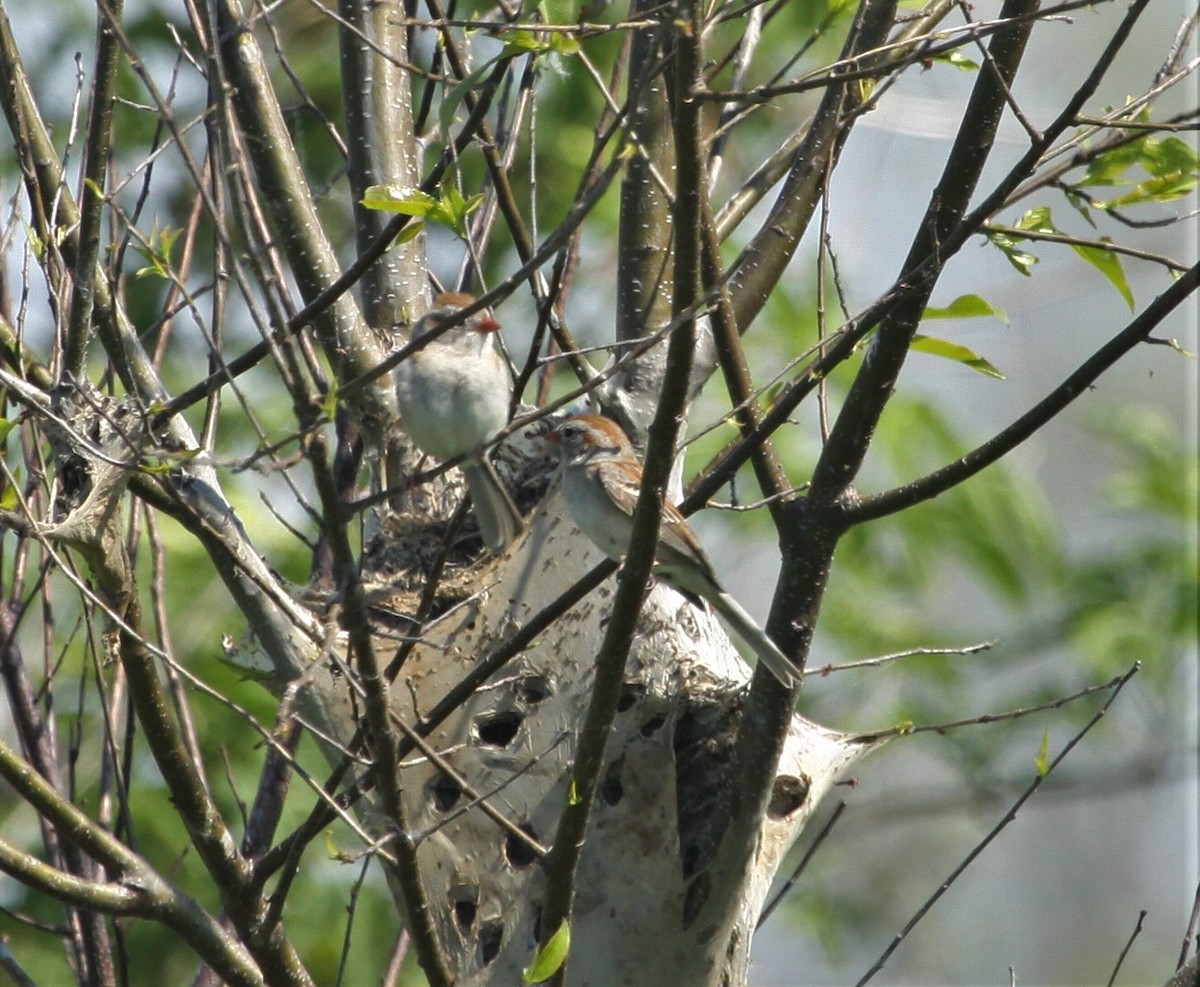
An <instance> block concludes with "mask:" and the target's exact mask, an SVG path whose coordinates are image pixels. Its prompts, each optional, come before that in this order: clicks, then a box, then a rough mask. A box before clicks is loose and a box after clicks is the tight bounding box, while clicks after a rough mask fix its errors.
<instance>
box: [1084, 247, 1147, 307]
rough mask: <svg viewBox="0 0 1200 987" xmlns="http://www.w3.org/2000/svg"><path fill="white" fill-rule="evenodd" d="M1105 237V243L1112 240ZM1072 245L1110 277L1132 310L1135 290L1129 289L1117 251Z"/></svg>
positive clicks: (1090, 262) (1093, 265)
mask: <svg viewBox="0 0 1200 987" xmlns="http://www.w3.org/2000/svg"><path fill="white" fill-rule="evenodd" d="M1103 239H1104V242H1105V243H1111V242H1112V241H1111V240H1109V239H1108V237H1104V238H1103ZM1071 247H1072V249H1074V251H1075V253H1077V254H1079V256H1080V257H1082V258H1083V259H1084V260H1086V261H1087V262H1088V263H1089V264H1091V265H1092V267H1094V268H1095V269H1096V270H1097V271H1099V272H1100V273H1101V274H1103V275H1104V276H1105V277H1106V278H1108V280H1109V281H1110V282H1111V283H1112V286H1113V287H1114V288H1116V289H1117V291H1118V292H1120V294H1121V297H1122V298H1124V299H1125V304H1126V305H1128V306H1129V311H1131V312H1132V311H1133V307H1134V302H1133V292H1132V291H1130V290H1129V282H1128V281H1127V280H1126V279H1125V268H1123V267H1122V266H1121V258H1120V257H1118V256H1117V254H1116V252H1115V251H1113V250H1105V249H1104V248H1103V247H1093V246H1091V245H1089V244H1084V243H1073V244H1071Z"/></svg>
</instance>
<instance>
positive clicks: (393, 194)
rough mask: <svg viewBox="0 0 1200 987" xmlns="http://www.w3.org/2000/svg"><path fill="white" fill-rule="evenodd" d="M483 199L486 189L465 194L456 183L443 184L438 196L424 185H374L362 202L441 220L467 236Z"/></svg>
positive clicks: (445, 224) (427, 218) (435, 221)
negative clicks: (421, 187) (421, 188)
mask: <svg viewBox="0 0 1200 987" xmlns="http://www.w3.org/2000/svg"><path fill="white" fill-rule="evenodd" d="M481 202H483V193H482V192H478V193H476V194H474V195H470V196H464V195H463V194H462V192H460V191H459V190H458V188H457V187H456V186H454V185H445V186H443V187H442V188H441V190H440V191H439V194H438V196H437V197H436V198H435V197H434V196H432V195H430V194H429V193H428V192H422V191H421V190H420V189H415V188H401V187H399V186H396V185H372V186H371V187H370V188H368V189H367V191H366V194H365V195H364V196H363V199H362V204H363V205H364V206H366V207H367V208H368V209H379V210H381V211H383V212H396V213H401V214H403V215H405V216H415V217H418V218H420V219H425V220H428V221H429V222H431V223H439V224H441V225H442V226H446V227H449V228H450V229H452V230H453V231H454V232H455V233H457V234H458V235H459V236H460V237H465V236H466V234H467V227H466V222H467V217H468V216H469V215H470V214H471V213H472V212H474V211H475V210H476V209H477V208H479V205H480V203H481ZM414 225H415V224H414ZM418 229H419V226H418ZM415 235H416V231H413V232H411V233H408V235H407V238H408V239H411V238H412V237H413V236H415Z"/></svg>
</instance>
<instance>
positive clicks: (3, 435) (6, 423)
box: [0, 418, 17, 446]
mask: <svg viewBox="0 0 1200 987" xmlns="http://www.w3.org/2000/svg"><path fill="white" fill-rule="evenodd" d="M16 427H17V423H16V422H14V421H13V420H12V419H10V418H0V446H2V445H4V443H5V442H7V441H8V433H9V432H11V431H12V430H13V429H14V428H16Z"/></svg>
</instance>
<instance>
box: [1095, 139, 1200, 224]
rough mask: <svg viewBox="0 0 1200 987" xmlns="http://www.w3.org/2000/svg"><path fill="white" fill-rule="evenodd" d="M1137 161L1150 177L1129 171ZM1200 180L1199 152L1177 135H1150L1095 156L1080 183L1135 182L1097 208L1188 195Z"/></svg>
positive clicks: (1110, 207)
mask: <svg viewBox="0 0 1200 987" xmlns="http://www.w3.org/2000/svg"><path fill="white" fill-rule="evenodd" d="M1135 165H1137V166H1140V167H1141V169H1142V170H1143V171H1144V172H1145V173H1146V174H1147V175H1149V176H1150V177H1149V178H1148V179H1145V180H1142V181H1138V180H1137V179H1136V178H1131V177H1129V176H1128V175H1127V173H1128V171H1129V170H1130V169H1131V168H1133V167H1134V166H1135ZM1198 180H1200V156H1198V155H1197V153H1196V151H1195V149H1194V148H1192V147H1191V146H1189V145H1188V144H1187V142H1186V141H1181V140H1180V139H1179V138H1178V137H1167V138H1164V139H1160V138H1157V137H1153V136H1150V135H1147V136H1145V137H1142V138H1141V139H1139V140H1136V141H1133V142H1132V143H1130V144H1128V145H1126V146H1124V147H1120V148H1115V149H1113V150H1112V151H1109V152H1107V153H1105V154H1102V155H1100V156H1099V157H1098V158H1096V160H1094V161H1093V162H1092V163H1091V164H1090V165H1089V166H1088V169H1087V172H1086V173H1085V174H1084V177H1083V180H1082V181H1081V182H1080V183H1079V186H1080V187H1084V186H1089V185H1102V186H1118V185H1125V186H1132V188H1131V189H1130V190H1129V191H1128V192H1126V193H1124V194H1123V195H1119V196H1117V197H1115V198H1113V199H1109V200H1107V201H1105V202H1099V203H1097V204H1096V205H1097V208H1100V209H1113V208H1118V207H1121V206H1131V205H1138V204H1141V203H1145V202H1170V201H1172V200H1174V199H1178V198H1180V197H1182V196H1184V195H1187V194H1188V193H1189V192H1191V191H1192V189H1194V188H1195V187H1196V185H1197V181H1198Z"/></svg>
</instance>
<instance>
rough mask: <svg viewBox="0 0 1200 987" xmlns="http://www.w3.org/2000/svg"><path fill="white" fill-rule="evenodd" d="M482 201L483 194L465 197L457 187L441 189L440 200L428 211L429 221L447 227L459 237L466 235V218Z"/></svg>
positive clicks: (449, 186)
mask: <svg viewBox="0 0 1200 987" xmlns="http://www.w3.org/2000/svg"><path fill="white" fill-rule="evenodd" d="M482 201H483V193H482V192H477V193H476V194H475V195H472V196H468V197H465V198H464V196H463V194H462V193H461V192H460V191H459V190H458V188H457V186H454V185H448V186H446V187H445V188H443V189H442V193H441V198H439V199H438V200H437V202H436V203H435V204H434V206H433V208H432V209H430V210H429V220H430V222H433V223H441V224H442V225H443V226H449V227H450V229H452V230H454V232H455V233H457V234H458V235H459V236H461V237H466V235H467V216H469V215H470V214H471V213H472V212H473V211H474V210H475V209H477V208H478V207H479V204H480V203H481V202H482Z"/></svg>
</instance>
